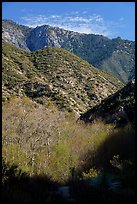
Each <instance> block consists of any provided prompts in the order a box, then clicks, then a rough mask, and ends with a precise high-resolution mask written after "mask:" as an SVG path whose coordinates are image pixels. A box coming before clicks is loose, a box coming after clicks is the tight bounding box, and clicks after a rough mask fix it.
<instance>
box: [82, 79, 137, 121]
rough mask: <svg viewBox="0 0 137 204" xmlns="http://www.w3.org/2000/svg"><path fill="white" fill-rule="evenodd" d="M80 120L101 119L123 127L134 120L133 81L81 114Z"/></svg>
mask: <svg viewBox="0 0 137 204" xmlns="http://www.w3.org/2000/svg"><path fill="white" fill-rule="evenodd" d="M80 119H81V120H84V121H85V122H93V121H94V120H95V119H102V120H104V121H105V122H107V123H115V124H116V125H124V124H126V123H127V122H134V120H135V80H132V81H130V82H129V83H128V84H127V85H126V86H124V87H123V88H122V89H121V90H119V91H117V92H116V93H114V94H113V95H111V96H109V97H108V98H106V99H104V100H103V101H102V102H101V103H100V104H99V105H97V106H95V107H93V108H92V109H90V110H88V111H87V112H86V113H84V114H82V115H81V117H80Z"/></svg>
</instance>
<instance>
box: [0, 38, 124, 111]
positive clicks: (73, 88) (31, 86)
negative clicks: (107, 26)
mask: <svg viewBox="0 0 137 204" xmlns="http://www.w3.org/2000/svg"><path fill="white" fill-rule="evenodd" d="M2 48H3V51H2V55H3V61H2V65H3V73H2V74H3V98H5V99H6V98H8V97H10V96H11V95H18V96H21V95H26V96H28V97H30V98H31V99H32V100H34V101H36V102H38V103H44V101H45V102H47V101H52V103H55V104H56V105H57V106H58V107H59V108H61V109H65V110H66V109H67V110H69V111H74V112H75V113H78V114H80V113H82V112H84V111H86V110H87V108H88V107H90V106H94V105H95V104H98V103H100V101H101V100H102V99H104V98H105V97H107V96H108V95H110V94H112V93H114V92H116V91H117V90H119V89H120V88H121V87H122V86H123V84H122V83H121V82H120V81H118V80H117V79H116V78H115V77H113V76H112V75H109V74H107V73H105V72H102V71H100V70H98V69H96V68H95V67H93V66H92V65H90V64H89V63H88V62H86V61H84V60H82V59H81V58H79V57H78V56H76V55H75V54H73V53H70V52H68V51H66V50H64V49H62V48H57V47H47V48H44V49H41V50H37V51H35V52H25V51H23V50H21V49H18V48H16V47H15V46H13V45H10V44H8V43H6V42H4V41H3V45H2Z"/></svg>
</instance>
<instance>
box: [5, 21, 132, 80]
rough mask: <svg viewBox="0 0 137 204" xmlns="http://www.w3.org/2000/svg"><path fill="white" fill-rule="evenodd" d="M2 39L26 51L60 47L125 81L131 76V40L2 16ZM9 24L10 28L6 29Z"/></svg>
mask: <svg viewBox="0 0 137 204" xmlns="http://www.w3.org/2000/svg"><path fill="white" fill-rule="evenodd" d="M2 24H3V35H2V37H3V39H4V40H6V41H7V42H10V43H12V44H15V45H16V46H17V47H20V48H23V49H26V50H27V51H28V50H30V51H35V50H38V49H42V48H44V47H47V46H53V47H59V48H64V49H66V50H68V51H70V52H73V53H74V54H76V55H77V56H79V57H81V58H82V59H84V60H86V61H88V62H89V63H90V64H92V65H94V66H95V67H97V68H98V69H101V70H103V71H106V72H108V73H110V74H112V75H114V76H116V77H117V78H118V79H119V80H121V81H122V82H123V83H127V82H128V81H129V80H131V79H133V78H134V76H135V63H134V58H135V57H134V55H135V53H134V52H135V43H134V42H133V41H129V40H122V39H121V38H115V39H112V40H111V39H109V38H107V37H104V36H102V35H94V34H80V33H77V32H73V31H68V30H64V29H60V28H58V27H53V26H49V25H43V26H38V27H36V28H33V29H32V28H28V27H27V26H21V25H17V24H15V23H14V22H11V21H5V20H3V22H2ZM9 28H10V29H9Z"/></svg>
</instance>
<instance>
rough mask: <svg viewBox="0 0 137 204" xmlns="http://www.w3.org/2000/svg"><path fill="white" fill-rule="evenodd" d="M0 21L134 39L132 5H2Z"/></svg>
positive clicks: (66, 3)
mask: <svg viewBox="0 0 137 204" xmlns="http://www.w3.org/2000/svg"><path fill="white" fill-rule="evenodd" d="M2 19H8V20H13V21H15V22H16V23H19V24H22V25H27V26H29V27H36V26H41V25H44V24H46V25H51V26H57V27H60V28H64V29H67V30H71V31H75V32H79V33H87V34H89V33H91V34H99V35H104V36H106V37H108V38H110V39H112V38H116V37H121V38H122V39H128V40H135V2H3V3H2Z"/></svg>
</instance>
